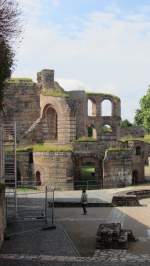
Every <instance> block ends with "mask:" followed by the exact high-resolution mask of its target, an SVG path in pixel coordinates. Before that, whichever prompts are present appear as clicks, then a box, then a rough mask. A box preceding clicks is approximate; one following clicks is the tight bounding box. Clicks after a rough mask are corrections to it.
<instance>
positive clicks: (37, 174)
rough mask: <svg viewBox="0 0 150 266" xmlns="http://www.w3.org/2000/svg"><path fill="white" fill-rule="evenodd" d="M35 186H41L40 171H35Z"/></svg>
mask: <svg viewBox="0 0 150 266" xmlns="http://www.w3.org/2000/svg"><path fill="white" fill-rule="evenodd" d="M36 185H37V186H41V173H40V171H36Z"/></svg>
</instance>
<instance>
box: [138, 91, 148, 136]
mask: <svg viewBox="0 0 150 266" xmlns="http://www.w3.org/2000/svg"><path fill="white" fill-rule="evenodd" d="M135 124H136V125H138V126H144V127H145V128H146V129H147V130H148V131H150V86H149V87H148V90H147V93H146V95H144V96H143V97H142V98H141V100H140V109H138V110H136V114H135Z"/></svg>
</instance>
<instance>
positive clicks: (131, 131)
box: [120, 127, 146, 138]
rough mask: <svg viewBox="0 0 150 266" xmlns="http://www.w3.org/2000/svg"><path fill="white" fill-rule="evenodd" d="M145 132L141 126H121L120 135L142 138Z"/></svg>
mask: <svg viewBox="0 0 150 266" xmlns="http://www.w3.org/2000/svg"><path fill="white" fill-rule="evenodd" d="M145 133H146V130H145V129H144V128H142V127H129V128H121V129H120V136H121V137H122V138H123V137H127V136H132V137H135V138H143V137H144V135H145Z"/></svg>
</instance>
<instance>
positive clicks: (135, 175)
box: [132, 170, 139, 185]
mask: <svg viewBox="0 0 150 266" xmlns="http://www.w3.org/2000/svg"><path fill="white" fill-rule="evenodd" d="M138 179H139V173H138V171H137V170H133V171H132V185H136V184H138Z"/></svg>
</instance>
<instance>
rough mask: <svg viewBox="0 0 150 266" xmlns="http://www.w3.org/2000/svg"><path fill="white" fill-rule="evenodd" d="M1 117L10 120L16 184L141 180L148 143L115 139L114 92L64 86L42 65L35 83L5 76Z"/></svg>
mask: <svg viewBox="0 0 150 266" xmlns="http://www.w3.org/2000/svg"><path fill="white" fill-rule="evenodd" d="M104 102H107V103H109V104H110V106H111V112H110V114H109V115H105V114H104V112H103V104H104ZM1 120H2V121H1V122H3V123H5V122H9V121H16V125H17V145H18V150H17V180H18V184H21V183H25V182H28V181H35V182H37V185H41V184H43V185H45V184H55V186H56V187H59V188H61V189H63V188H69V189H80V188H81V187H83V186H85V187H88V188H93V189H96V188H112V187H123V186H128V185H131V184H137V183H141V182H143V181H144V165H145V164H147V160H148V156H149V153H150V147H149V144H147V143H145V142H143V141H140V140H136V141H133V140H131V141H125V142H123V141H121V140H120V139H121V137H122V136H123V135H122V134H123V133H121V130H120V123H121V102H120V99H119V98H118V97H117V96H114V95H110V94H105V93H94V92H91V93H88V92H86V91H81V90H80V91H65V90H64V89H63V88H62V87H61V86H60V85H59V83H58V82H56V81H55V79H54V70H47V69H45V70H42V71H41V72H39V73H38V74H37V83H35V82H33V81H32V80H31V79H24V78H22V79H21V78H20V79H10V80H8V81H7V83H6V90H5V95H4V116H3V117H2V118H1ZM88 171H89V172H88ZM9 181H10V180H9V178H7V176H6V182H9ZM12 181H13V180H12Z"/></svg>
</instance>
